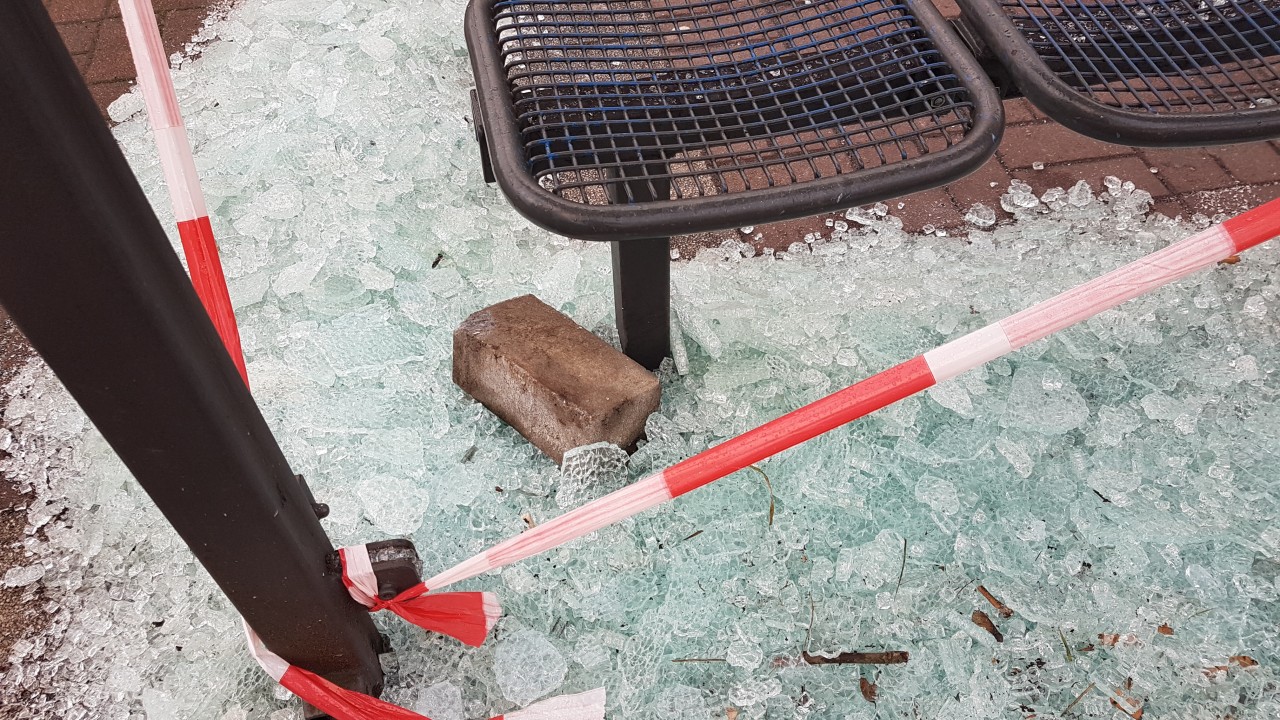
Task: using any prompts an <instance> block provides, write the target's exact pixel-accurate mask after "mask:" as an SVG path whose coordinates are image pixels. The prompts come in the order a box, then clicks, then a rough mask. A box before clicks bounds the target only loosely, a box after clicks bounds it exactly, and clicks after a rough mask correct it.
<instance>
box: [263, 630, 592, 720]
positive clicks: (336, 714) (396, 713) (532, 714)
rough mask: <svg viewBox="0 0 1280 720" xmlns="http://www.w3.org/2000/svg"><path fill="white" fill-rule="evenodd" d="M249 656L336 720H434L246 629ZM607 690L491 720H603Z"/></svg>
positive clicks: (552, 700) (557, 699)
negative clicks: (334, 677)
mask: <svg viewBox="0 0 1280 720" xmlns="http://www.w3.org/2000/svg"><path fill="white" fill-rule="evenodd" d="M244 631H245V634H246V635H247V636H248V638H249V652H250V653H251V654H252V655H253V659H254V660H257V661H258V665H260V666H261V667H262V669H263V670H265V671H266V673H267V674H268V675H270V676H271V677H272V678H274V679H275V681H276V682H278V683H280V684H281V685H283V686H284V687H285V688H286V689H287V690H289V692H291V693H293V694H294V695H297V696H298V697H300V698H302V699H303V700H305V701H307V702H309V703H311V704H312V705H313V706H315V707H316V708H318V709H319V710H322V711H323V712H325V713H327V714H328V715H329V716H330V717H332V718H334V720H431V719H430V718H428V717H426V716H425V715H420V714H418V713H416V712H413V711H412V710H407V709H405V708H402V707H400V706H399V705H393V704H391V703H389V702H387V701H386V700H379V699H378V698H375V697H373V696H371V695H365V694H364V693H358V692H356V691H354V690H347V689H346V688H343V687H339V686H337V685H335V684H333V683H331V682H329V681H328V680H325V679H324V678H322V677H320V676H319V675H316V674H315V673H313V672H311V671H309V670H303V669H302V668H300V667H295V666H293V665H290V664H289V663H288V662H287V661H285V659H284V658H282V657H280V656H279V655H276V654H275V653H273V652H271V650H269V649H267V646H266V645H264V644H263V642H262V639H261V638H259V637H258V634H257V633H255V632H254V631H253V628H251V627H249V625H248V623H245V626H244ZM604 705H605V691H604V688H596V689H594V690H588V691H586V692H583V693H578V694H577V695H561V696H558V697H553V698H548V699H546V700H543V701H542V702H537V703H534V704H532V705H530V706H528V707H526V708H524V709H521V710H513V711H511V712H509V713H504V714H502V715H495V716H494V717H493V718H491V719H490V720H604Z"/></svg>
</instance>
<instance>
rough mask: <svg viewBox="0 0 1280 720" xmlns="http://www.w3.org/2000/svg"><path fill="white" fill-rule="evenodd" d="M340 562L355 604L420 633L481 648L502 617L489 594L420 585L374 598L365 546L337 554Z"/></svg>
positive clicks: (374, 581) (373, 578) (495, 599)
mask: <svg viewBox="0 0 1280 720" xmlns="http://www.w3.org/2000/svg"><path fill="white" fill-rule="evenodd" d="M338 557H339V558H341V559H342V583H343V584H344V585H346V586H347V592H349V593H351V597H352V598H354V599H355V601H356V602H358V603H360V604H361V605H364V606H365V607H367V608H369V612H378V611H379V610H390V611H391V612H393V613H395V614H396V615H399V616H400V617H402V618H404V619H405V620H407V621H409V622H411V623H413V624H414V625H417V626H418V627H420V628H422V629H424V630H430V631H431V632H437V633H440V634H441V635H448V636H449V637H451V638H454V639H456V640H459V641H461V642H464V643H466V644H467V645H471V646H473V647H478V646H480V645H482V644H484V639H485V638H486V637H488V635H489V631H490V630H492V629H493V626H494V623H496V622H497V621H498V618H499V617H501V616H502V607H501V606H500V605H499V604H498V597H497V596H496V595H494V594H493V593H490V592H449V593H435V594H431V593H430V592H429V591H428V589H427V586H426V585H424V584H423V583H418V584H417V585H415V586H413V587H411V588H409V589H408V590H405V591H404V592H402V593H400V594H399V595H397V596H395V597H394V598H391V599H390V600H383V599H382V598H381V597H380V596H379V594H378V580H377V577H376V576H375V575H374V573H373V562H372V561H371V560H370V559H369V549H368V547H367V546H365V545H353V546H351V547H345V548H342V549H340V550H338Z"/></svg>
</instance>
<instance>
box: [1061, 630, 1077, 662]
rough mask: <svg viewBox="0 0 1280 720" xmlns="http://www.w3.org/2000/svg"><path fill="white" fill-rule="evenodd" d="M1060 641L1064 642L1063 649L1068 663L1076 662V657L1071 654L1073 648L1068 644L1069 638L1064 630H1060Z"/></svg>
mask: <svg viewBox="0 0 1280 720" xmlns="http://www.w3.org/2000/svg"><path fill="white" fill-rule="evenodd" d="M1058 639H1059V640H1061V641H1062V649H1063V650H1064V651H1065V652H1066V653H1067V662H1075V661H1076V656H1075V655H1074V654H1073V653H1072V652H1071V646H1070V645H1068V644H1067V636H1066V635H1064V634H1063V632H1062V628H1058Z"/></svg>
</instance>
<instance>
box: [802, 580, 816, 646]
mask: <svg viewBox="0 0 1280 720" xmlns="http://www.w3.org/2000/svg"><path fill="white" fill-rule="evenodd" d="M814 611H815V608H814V606H813V593H809V627H808V628H806V629H805V631H804V651H805V652H808V651H809V641H810V640H812V639H813V616H814Z"/></svg>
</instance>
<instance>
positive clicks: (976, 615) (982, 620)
mask: <svg viewBox="0 0 1280 720" xmlns="http://www.w3.org/2000/svg"><path fill="white" fill-rule="evenodd" d="M970 619H971V620H973V624H974V625H977V626H978V627H980V628H982V629H983V630H986V631H987V632H989V633H991V637H993V638H995V639H996V642H998V643H1002V642H1004V635H1003V634H1002V633H1001V632H1000V628H998V627H996V624H995V623H993V622H991V616H989V615H987V614H986V613H984V612H982V611H981V610H974V611H973V615H971V616H970Z"/></svg>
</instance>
